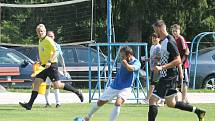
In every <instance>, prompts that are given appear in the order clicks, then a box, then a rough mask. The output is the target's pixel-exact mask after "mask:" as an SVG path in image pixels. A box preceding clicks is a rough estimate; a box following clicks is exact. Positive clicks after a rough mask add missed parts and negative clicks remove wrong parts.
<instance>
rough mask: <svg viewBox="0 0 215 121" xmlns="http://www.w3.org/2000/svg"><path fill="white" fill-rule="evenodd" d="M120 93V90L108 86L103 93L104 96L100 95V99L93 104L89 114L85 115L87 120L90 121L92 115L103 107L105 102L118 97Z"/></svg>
mask: <svg viewBox="0 0 215 121" xmlns="http://www.w3.org/2000/svg"><path fill="white" fill-rule="evenodd" d="M117 94H118V90H115V89H112V88H111V87H108V88H107V89H106V90H105V91H104V93H103V94H102V96H101V97H100V99H99V100H98V102H97V103H95V104H93V106H92V108H91V109H90V111H89V112H88V114H87V116H85V118H84V119H85V121H89V120H90V119H91V118H92V117H93V114H94V113H95V112H96V111H97V110H98V109H99V108H100V107H101V106H103V105H104V104H105V103H107V102H108V101H110V100H112V99H113V98H114V97H116V96H117Z"/></svg>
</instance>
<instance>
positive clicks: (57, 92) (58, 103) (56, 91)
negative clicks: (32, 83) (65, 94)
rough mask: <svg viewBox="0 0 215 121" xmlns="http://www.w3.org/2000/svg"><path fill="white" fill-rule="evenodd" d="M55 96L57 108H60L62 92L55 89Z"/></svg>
mask: <svg viewBox="0 0 215 121" xmlns="http://www.w3.org/2000/svg"><path fill="white" fill-rule="evenodd" d="M54 95H55V101H56V108H59V107H60V100H59V95H60V90H59V89H55V90H54Z"/></svg>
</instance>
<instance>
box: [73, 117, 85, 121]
mask: <svg viewBox="0 0 215 121" xmlns="http://www.w3.org/2000/svg"><path fill="white" fill-rule="evenodd" d="M73 121H85V120H84V118H83V117H80V116H79V117H76V118H75V119H74V120H73Z"/></svg>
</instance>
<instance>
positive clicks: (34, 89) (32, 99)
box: [19, 78, 43, 110]
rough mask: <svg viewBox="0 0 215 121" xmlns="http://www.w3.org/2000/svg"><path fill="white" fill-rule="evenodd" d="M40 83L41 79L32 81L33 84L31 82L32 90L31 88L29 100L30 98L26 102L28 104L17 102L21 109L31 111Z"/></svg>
mask: <svg viewBox="0 0 215 121" xmlns="http://www.w3.org/2000/svg"><path fill="white" fill-rule="evenodd" d="M42 82H43V79H41V78H36V79H35V80H34V82H33V83H34V88H33V90H32V92H31V98H30V100H29V101H28V103H22V102H19V104H20V105H21V106H22V107H23V108H25V109H26V110H31V108H32V105H33V103H34V100H35V99H36V98H37V95H38V89H39V86H40V84H41V83H42Z"/></svg>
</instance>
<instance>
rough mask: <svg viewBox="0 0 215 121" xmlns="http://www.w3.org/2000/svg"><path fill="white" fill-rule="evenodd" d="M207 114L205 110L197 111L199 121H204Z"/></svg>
mask: <svg viewBox="0 0 215 121" xmlns="http://www.w3.org/2000/svg"><path fill="white" fill-rule="evenodd" d="M205 114H206V111H205V110H202V109H198V110H196V115H197V116H198V118H199V121H204V117H205Z"/></svg>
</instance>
